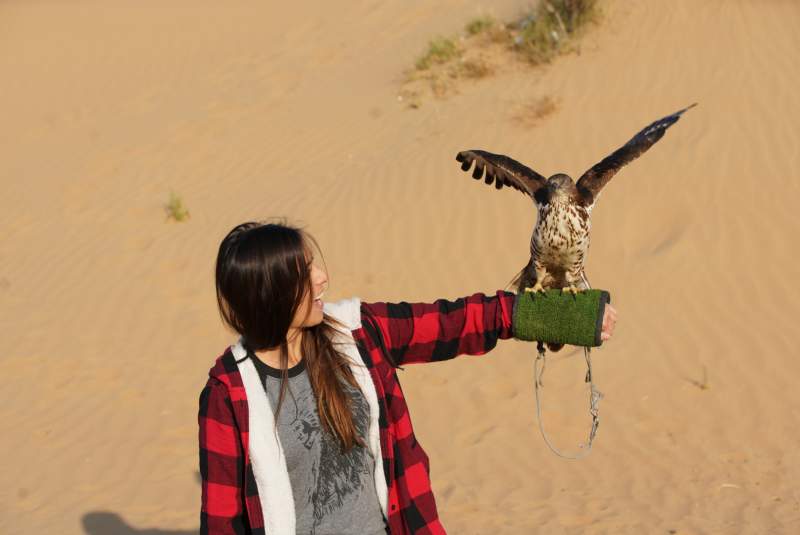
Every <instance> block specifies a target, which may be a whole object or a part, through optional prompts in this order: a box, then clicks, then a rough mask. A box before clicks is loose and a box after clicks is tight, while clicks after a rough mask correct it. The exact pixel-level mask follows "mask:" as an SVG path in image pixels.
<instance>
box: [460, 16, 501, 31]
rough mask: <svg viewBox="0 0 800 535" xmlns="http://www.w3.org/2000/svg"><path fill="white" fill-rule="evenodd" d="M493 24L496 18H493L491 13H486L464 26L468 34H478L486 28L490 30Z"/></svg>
mask: <svg viewBox="0 0 800 535" xmlns="http://www.w3.org/2000/svg"><path fill="white" fill-rule="evenodd" d="M493 25H494V18H492V17H491V16H490V15H484V16H482V17H477V18H474V19H472V20H471V21H469V22H468V23H467V25H466V26H464V30H465V31H466V32H467V35H478V34H479V33H481V32H483V31H484V30H488V29H489V28H491V27H492V26H493Z"/></svg>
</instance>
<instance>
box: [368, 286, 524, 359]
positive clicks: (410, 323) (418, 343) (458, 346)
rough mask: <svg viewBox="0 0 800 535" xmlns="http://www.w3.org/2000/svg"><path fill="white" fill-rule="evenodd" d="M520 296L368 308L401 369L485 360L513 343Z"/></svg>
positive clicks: (476, 296)
mask: <svg viewBox="0 0 800 535" xmlns="http://www.w3.org/2000/svg"><path fill="white" fill-rule="evenodd" d="M515 297H516V295H515V294H513V293H511V292H504V291H498V292H497V293H496V294H495V295H491V296H487V295H485V294H483V293H476V294H473V295H470V296H469V297H462V298H459V299H456V300H454V301H448V300H445V299H438V300H436V301H434V302H433V303H406V302H400V303H382V302H381V303H362V305H361V310H362V314H365V315H367V316H368V317H370V318H371V319H372V320H373V321H374V322H375V324H376V326H377V329H378V331H379V332H380V334H381V336H382V338H383V342H384V344H385V349H386V350H387V352H388V353H389V356H390V357H391V358H392V361H393V364H394V365H395V366H402V365H405V364H416V363H423V362H437V361H442V360H448V359H452V358H454V357H456V356H458V355H464V354H468V355H481V354H483V353H486V352H487V351H490V350H491V349H493V348H494V346H495V345H497V340H499V339H505V338H511V336H512V327H511V321H512V314H513V309H514V299H515Z"/></svg>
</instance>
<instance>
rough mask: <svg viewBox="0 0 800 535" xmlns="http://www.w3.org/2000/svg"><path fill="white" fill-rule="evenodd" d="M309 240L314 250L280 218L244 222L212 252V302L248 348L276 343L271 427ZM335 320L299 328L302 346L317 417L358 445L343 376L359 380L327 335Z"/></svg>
mask: <svg viewBox="0 0 800 535" xmlns="http://www.w3.org/2000/svg"><path fill="white" fill-rule="evenodd" d="M313 248H316V249H317V250H319V247H318V246H317V243H316V241H315V240H314V238H312V237H311V236H310V235H309V234H308V233H306V232H305V231H303V230H302V229H299V228H295V227H292V226H290V225H288V224H286V223H285V222H281V223H257V222H248V223H242V224H241V225H237V226H236V227H234V228H233V230H231V231H230V232H229V233H228V235H227V236H225V239H223V240H222V243H221V244H220V246H219V253H218V254H217V267H216V286H217V304H218V306H219V312H220V315H221V316H222V320H223V321H224V322H225V323H226V324H227V325H229V326H230V327H231V328H232V329H233V330H235V331H236V332H237V333H239V334H240V335H242V337H243V338H244V343H245V346H246V348H247V349H248V350H250V351H260V350H265V349H274V348H278V349H279V355H280V357H279V360H280V366H281V368H282V372H281V388H280V393H279V395H278V406H277V407H276V408H275V416H276V418H275V421H276V429H277V415H278V412H279V411H280V409H281V405H282V403H283V398H284V395H285V393H286V387H287V384H288V371H287V368H288V367H289V352H288V346H287V341H286V337H287V334H288V332H289V327H290V326H291V323H292V319H293V318H294V316H295V313H296V312H297V310H298V309H299V308H300V306H301V304H302V301H303V300H307V303H308V305H309V306H308V307H307V310H308V311H309V312H310V311H311V305H312V300H313V290H312V288H311V265H310V264H309V263H308V256H309V253H310V252H311V251H312V250H313ZM337 327H341V326H340V325H338V324H337V323H336V321H335V320H334V319H333V318H331V317H330V316H328V315H324V316H323V321H322V323H320V324H319V325H315V326H313V327H306V328H303V330H302V331H301V336H302V340H301V351H302V358H303V360H305V365H306V370H307V373H308V377H309V381H310V383H311V387H312V389H313V390H314V394H315V395H316V398H317V411H318V413H319V419H320V422H321V423H322V425H323V427H324V428H325V429H326V430H327V431H328V432H329V433H331V434H332V435H333V436H334V437H336V438H337V439H338V440H339V442H340V443H341V446H342V449H343V451H347V450H349V449H350V448H352V447H353V446H354V445H355V444H358V445H360V446H364V442H363V440H362V439H361V437H359V436H358V433H357V431H356V427H355V424H354V422H353V413H352V410H351V408H350V397H349V395H348V394H347V393H346V392H345V390H344V388H343V386H342V384H341V381H347V382H348V383H349V384H350V385H351V386H353V387H355V388H358V384H357V383H356V381H355V378H354V377H353V374H352V371H351V370H350V367H349V365H348V363H349V359H348V358H347V357H346V356H345V355H343V354H341V353H339V352H338V351H337V350H336V349H335V348H334V345H333V343H332V341H331V340H332V337H333V336H334V335H335V332H336V328H337Z"/></svg>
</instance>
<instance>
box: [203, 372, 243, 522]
mask: <svg viewBox="0 0 800 535" xmlns="http://www.w3.org/2000/svg"><path fill="white" fill-rule="evenodd" d="M198 423H199V425H200V432H199V442H200V475H201V478H202V487H203V489H202V502H201V508H200V534H201V535H243V534H245V533H248V532H249V528H248V527H247V520H246V513H245V510H244V499H243V492H242V488H243V484H242V478H243V473H244V469H243V460H244V453H243V448H242V444H241V440H240V439H239V430H238V428H237V426H236V423H235V421H234V416H233V406H232V404H231V399H230V396H229V394H228V389H227V387H226V386H225V385H224V384H223V383H222V382H220V381H219V380H217V379H214V378H213V377H212V378H210V379H209V380H208V383H207V384H206V386H205V388H204V389H203V391H202V392H201V394H200V411H199V413H198Z"/></svg>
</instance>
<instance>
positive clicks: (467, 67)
mask: <svg viewBox="0 0 800 535" xmlns="http://www.w3.org/2000/svg"><path fill="white" fill-rule="evenodd" d="M493 73H494V67H492V65H491V64H489V63H488V62H486V60H484V59H483V58H477V59H468V60H464V61H462V62H461V64H460V65H459V66H458V72H457V75H459V76H465V77H467V78H484V77H486V76H489V75H490V74H493Z"/></svg>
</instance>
